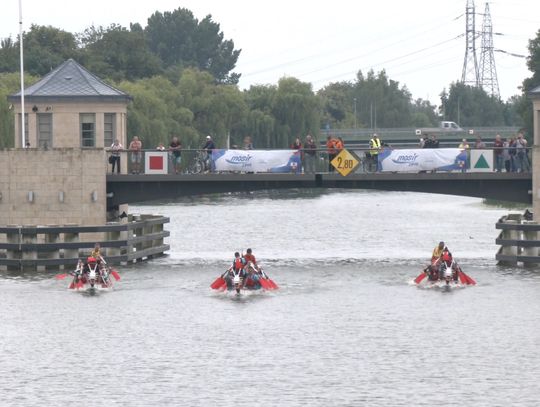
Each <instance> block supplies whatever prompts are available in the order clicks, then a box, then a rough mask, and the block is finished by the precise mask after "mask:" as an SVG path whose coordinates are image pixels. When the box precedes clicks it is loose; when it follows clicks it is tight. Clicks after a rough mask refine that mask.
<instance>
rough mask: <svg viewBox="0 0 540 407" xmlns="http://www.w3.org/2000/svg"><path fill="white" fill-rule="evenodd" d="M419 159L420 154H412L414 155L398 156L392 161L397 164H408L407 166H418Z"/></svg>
mask: <svg viewBox="0 0 540 407" xmlns="http://www.w3.org/2000/svg"><path fill="white" fill-rule="evenodd" d="M417 158H418V154H416V153H412V154H404V155H398V156H397V158H396V159H392V161H393V162H394V163H396V164H407V165H411V166H412V165H418V163H417V162H416V159H417Z"/></svg>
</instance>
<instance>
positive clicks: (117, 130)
mask: <svg viewBox="0 0 540 407" xmlns="http://www.w3.org/2000/svg"><path fill="white" fill-rule="evenodd" d="M8 99H9V101H10V103H12V104H13V106H14V112H15V115H16V119H17V118H18V120H15V123H16V124H15V146H16V148H14V149H8V150H0V225H48V224H55V225H62V224H77V225H104V224H105V223H106V221H107V199H106V193H107V191H106V173H107V154H106V152H105V150H104V149H103V147H105V146H106V147H109V146H110V145H111V144H112V142H113V140H114V139H116V138H118V139H119V140H120V141H121V143H122V144H123V145H125V144H126V141H127V137H126V114H127V104H128V103H129V101H130V99H131V98H130V96H129V95H128V94H126V93H124V92H122V91H120V90H118V89H116V88H114V87H112V86H110V85H108V84H106V83H105V82H103V81H102V80H101V79H99V78H97V77H96V76H95V75H93V74H92V73H90V72H88V71H87V70H86V69H85V68H83V67H82V66H81V65H79V64H77V63H76V62H75V61H74V60H72V59H70V60H68V61H66V62H64V63H63V64H62V65H60V66H59V67H57V68H56V69H54V70H53V71H51V72H50V73H49V74H48V75H46V76H45V77H43V78H42V79H41V80H40V81H38V82H37V83H35V84H34V85H32V86H30V87H28V88H27V89H26V90H25V119H26V125H25V127H26V129H25V133H26V137H25V140H27V141H29V143H30V146H29V147H30V148H21V147H22V145H21V144H22V137H21V136H22V135H21V127H22V126H21V123H20V119H21V98H20V94H19V93H17V94H14V95H11V96H9V97H8Z"/></svg>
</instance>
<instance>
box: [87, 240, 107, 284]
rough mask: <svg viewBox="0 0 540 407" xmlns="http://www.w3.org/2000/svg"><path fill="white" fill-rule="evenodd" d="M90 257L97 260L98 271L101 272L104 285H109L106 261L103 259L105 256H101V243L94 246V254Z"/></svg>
mask: <svg viewBox="0 0 540 407" xmlns="http://www.w3.org/2000/svg"><path fill="white" fill-rule="evenodd" d="M90 257H93V258H94V259H96V262H97V264H98V271H99V274H100V276H101V278H102V279H103V282H104V283H107V273H106V272H105V264H106V262H105V259H104V258H103V256H101V246H100V244H99V243H96V244H95V245H94V250H92V253H91V254H90Z"/></svg>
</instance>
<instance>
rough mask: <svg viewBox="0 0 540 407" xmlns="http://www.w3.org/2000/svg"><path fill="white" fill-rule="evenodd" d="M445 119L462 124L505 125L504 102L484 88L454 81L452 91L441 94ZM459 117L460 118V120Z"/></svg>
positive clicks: (472, 125) (451, 86) (471, 125)
mask: <svg viewBox="0 0 540 407" xmlns="http://www.w3.org/2000/svg"><path fill="white" fill-rule="evenodd" d="M441 103H442V109H443V111H444V119H445V120H452V121H455V122H458V124H459V125H461V126H468V127H474V126H487V127H492V126H504V125H505V124H506V123H505V122H504V104H503V102H501V100H500V99H498V98H496V97H493V96H490V95H488V94H487V93H486V91H485V90H483V89H482V88H477V87H474V86H469V85H465V84H463V83H452V84H451V85H450V91H449V92H448V94H446V91H444V92H443V93H442V94H441ZM458 118H459V120H458Z"/></svg>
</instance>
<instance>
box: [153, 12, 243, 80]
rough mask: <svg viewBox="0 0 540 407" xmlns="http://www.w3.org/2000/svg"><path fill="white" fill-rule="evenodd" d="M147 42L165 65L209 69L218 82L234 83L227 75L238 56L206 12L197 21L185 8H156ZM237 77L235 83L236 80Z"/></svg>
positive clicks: (236, 78)
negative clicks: (171, 10) (163, 10)
mask: <svg viewBox="0 0 540 407" xmlns="http://www.w3.org/2000/svg"><path fill="white" fill-rule="evenodd" d="M145 34H146V41H147V43H148V46H149V47H150V50H151V51H152V52H153V53H155V54H156V55H157V56H159V58H160V59H161V61H163V66H164V67H165V68H168V67H171V66H179V67H182V68H184V67H193V68H198V69H199V70H205V71H208V72H210V73H211V74H212V75H213V76H214V78H216V79H217V80H218V81H221V82H227V83H236V82H237V81H238V75H234V74H233V75H234V76H233V75H229V72H230V71H231V70H232V69H234V67H235V65H236V61H237V60H238V57H239V55H240V51H239V50H235V49H234V43H233V41H231V40H224V39H223V38H224V35H223V33H222V32H220V31H219V24H217V23H215V22H213V21H212V16H210V15H208V16H206V17H205V18H204V19H203V20H201V21H200V22H199V21H198V20H197V19H196V18H195V17H194V16H193V13H192V12H191V11H190V10H188V9H184V8H178V9H176V10H174V11H173V12H165V13H161V12H158V11H156V12H155V13H154V14H152V15H151V16H150V18H149V19H148V25H147V26H146V29H145ZM235 80H236V82H235Z"/></svg>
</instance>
